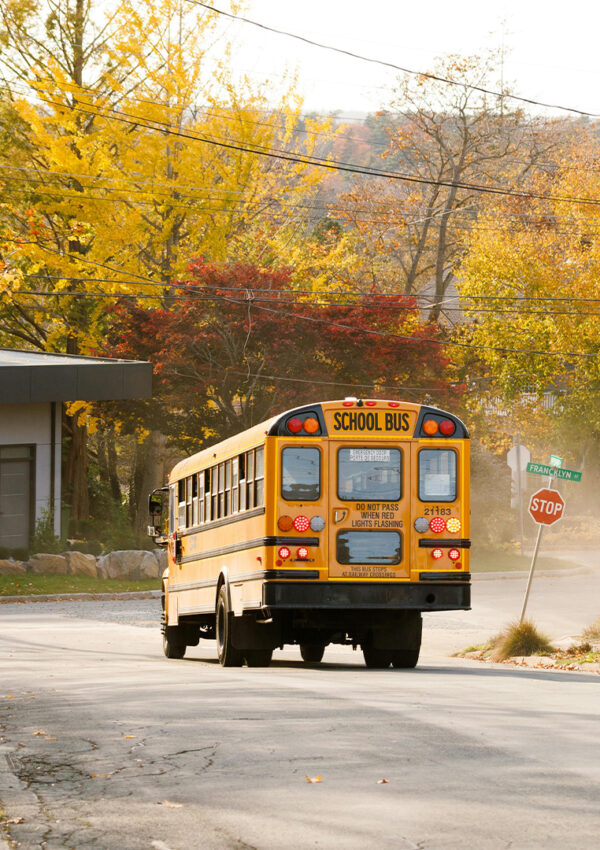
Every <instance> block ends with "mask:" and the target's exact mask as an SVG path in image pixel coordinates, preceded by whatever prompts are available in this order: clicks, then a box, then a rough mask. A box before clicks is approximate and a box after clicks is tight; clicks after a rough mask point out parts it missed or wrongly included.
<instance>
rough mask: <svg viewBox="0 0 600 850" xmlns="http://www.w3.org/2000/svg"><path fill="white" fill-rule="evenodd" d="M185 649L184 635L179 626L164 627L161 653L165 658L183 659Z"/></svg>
mask: <svg viewBox="0 0 600 850" xmlns="http://www.w3.org/2000/svg"><path fill="white" fill-rule="evenodd" d="M185 649H186V644H185V633H184V630H183V629H182V628H181V626H165V627H164V630H163V652H164V653H165V655H166V656H167V658H183V656H184V655H185Z"/></svg>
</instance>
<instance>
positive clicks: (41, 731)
mask: <svg viewBox="0 0 600 850" xmlns="http://www.w3.org/2000/svg"><path fill="white" fill-rule="evenodd" d="M33 734H34V735H47V734H48V733H47V732H44V730H43V729H38V730H37V732H34V733H33Z"/></svg>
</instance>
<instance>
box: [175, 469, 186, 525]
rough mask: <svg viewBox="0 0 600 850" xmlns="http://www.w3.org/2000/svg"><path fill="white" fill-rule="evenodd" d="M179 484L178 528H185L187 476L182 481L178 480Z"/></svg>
mask: <svg viewBox="0 0 600 850" xmlns="http://www.w3.org/2000/svg"><path fill="white" fill-rule="evenodd" d="M177 486H178V489H179V493H178V503H179V511H178V516H177V528H185V478H182V479H181V481H179V482H178V484H177Z"/></svg>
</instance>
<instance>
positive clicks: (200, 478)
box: [196, 472, 204, 523]
mask: <svg viewBox="0 0 600 850" xmlns="http://www.w3.org/2000/svg"><path fill="white" fill-rule="evenodd" d="M196 486H197V488H198V523H202V522H204V473H203V472H199V473H198V484H197V485H196Z"/></svg>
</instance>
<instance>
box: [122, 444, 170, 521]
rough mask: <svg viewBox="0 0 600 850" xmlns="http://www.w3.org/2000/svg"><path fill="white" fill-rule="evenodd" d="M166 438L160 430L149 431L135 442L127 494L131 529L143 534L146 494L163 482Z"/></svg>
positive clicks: (146, 516) (146, 519) (146, 517)
mask: <svg viewBox="0 0 600 850" xmlns="http://www.w3.org/2000/svg"><path fill="white" fill-rule="evenodd" d="M166 445H167V438H166V437H165V435H164V434H161V433H160V431H150V433H149V434H148V436H147V437H146V439H145V440H144V441H143V442H142V443H139V442H136V448H135V460H134V469H133V475H132V480H131V489H130V496H129V504H130V515H131V520H132V524H133V529H134V531H136V532H137V533H138V534H143V533H144V532H145V530H146V527H147V525H148V495H149V493H150V492H151V491H152V490H154V489H155V488H156V487H162V486H163V485H164V484H165V483H166V482H165V450H166Z"/></svg>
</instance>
